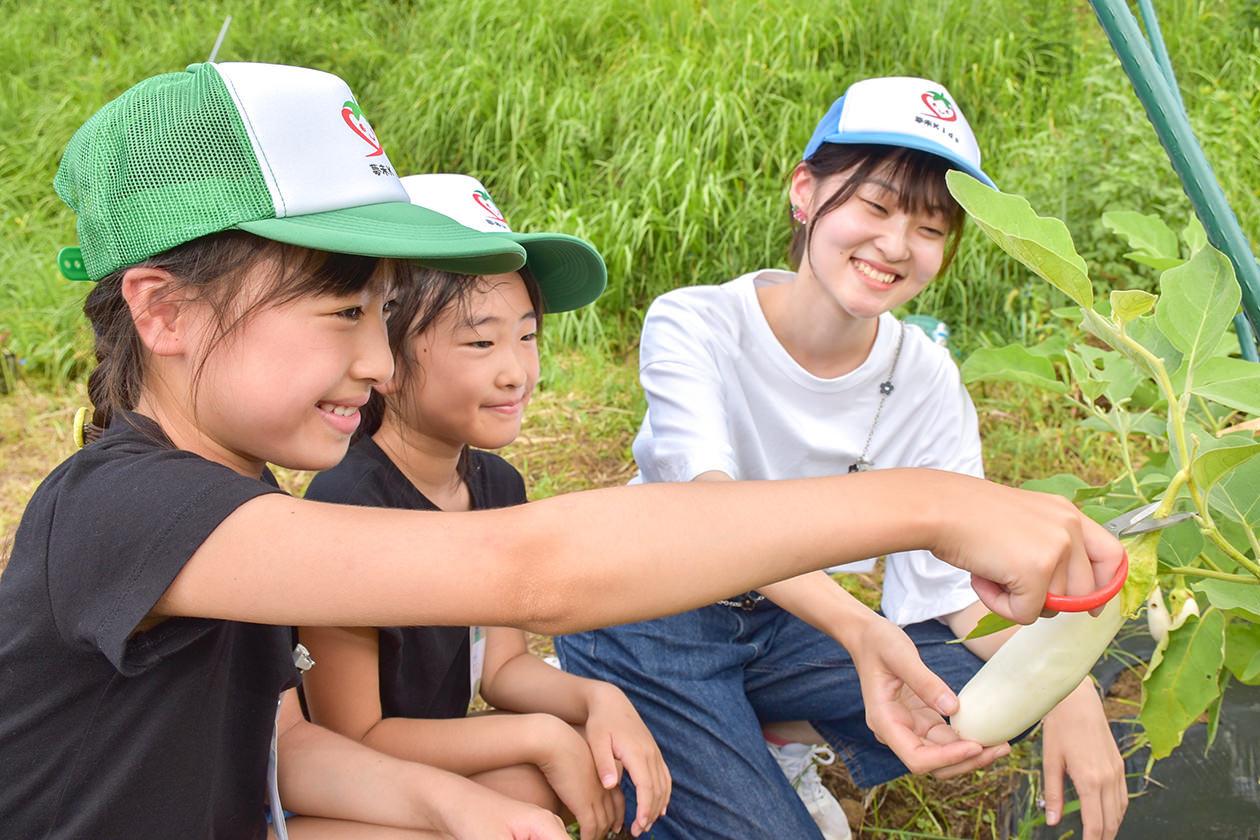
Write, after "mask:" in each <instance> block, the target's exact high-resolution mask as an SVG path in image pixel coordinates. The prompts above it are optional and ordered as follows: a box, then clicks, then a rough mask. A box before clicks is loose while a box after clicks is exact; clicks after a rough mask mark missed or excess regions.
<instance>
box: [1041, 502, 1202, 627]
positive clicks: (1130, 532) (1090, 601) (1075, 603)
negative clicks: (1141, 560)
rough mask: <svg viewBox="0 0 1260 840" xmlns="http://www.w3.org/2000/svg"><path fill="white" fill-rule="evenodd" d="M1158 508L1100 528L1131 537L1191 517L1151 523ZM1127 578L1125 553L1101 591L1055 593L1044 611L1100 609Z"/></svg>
mask: <svg viewBox="0 0 1260 840" xmlns="http://www.w3.org/2000/svg"><path fill="white" fill-rule="evenodd" d="M1159 505H1160V503H1159V502H1151V503H1150V504H1149V505H1142V507H1140V508H1135V509H1133V510H1131V511H1128V512H1127V513H1122V514H1120V515H1119V516H1117V517H1116V518H1115V519H1112V520H1110V521H1108V522H1104V523H1103V527H1104V528H1106V529H1107V531H1108V533H1110V534H1111V535H1112V536H1113V537H1116V538H1120V537H1131V536H1134V535H1135V534H1145V533H1149V532H1150V531H1159V530H1162V529H1164V528H1167V527H1168V526H1170V525H1176V524H1177V523H1178V522H1182V521H1184V520H1186V519H1189V518H1190V517H1192V516H1194V513H1193V512H1192V511H1191V512H1186V513H1174V514H1172V515H1171V516H1161V517H1159V518H1158V519H1151V518H1150V516H1151V514H1152V513H1154V512H1155V511H1156V510H1157V509H1158V508H1159ZM1128 575H1129V554H1128V552H1125V554H1124V555H1123V556H1122V557H1121V558H1120V567H1119V568H1118V569H1116V575H1115V577H1113V578H1112V579H1111V582H1110V583H1108V584H1107V585H1106V586H1104V587H1103V588H1102V589H1099V590H1098V591H1097V592H1091V593H1090V594H1088V595H1055V594H1054V593H1048V594H1047V595H1046V609H1048V610H1058V611H1059V612H1087V611H1088V610H1092V609H1094V608H1096V607H1101V606H1102V605H1103V604H1105V603H1107V602H1108V601H1110V600H1111V599H1112V598H1114V597H1115V596H1116V594H1117V593H1118V592H1119V591H1120V588H1121V587H1122V586H1124V579H1125V578H1126V577H1128Z"/></svg>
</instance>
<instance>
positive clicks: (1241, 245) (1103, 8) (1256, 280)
mask: <svg viewBox="0 0 1260 840" xmlns="http://www.w3.org/2000/svg"><path fill="white" fill-rule="evenodd" d="M1089 2H1090V5H1091V6H1092V7H1093V9H1094V14H1096V15H1097V16H1098V22H1099V23H1101V24H1102V28H1103V31H1104V32H1106V33H1107V38H1108V39H1109V40H1110V41H1111V46H1112V49H1114V50H1115V51H1116V55H1117V56H1118V57H1119V58H1120V64H1121V66H1122V67H1123V68H1124V71H1125V73H1127V74H1128V76H1129V81H1131V82H1132V83H1133V89H1134V90H1135V91H1136V93H1137V96H1138V99H1139V100H1140V101H1141V102H1142V107H1143V108H1145V109H1146V115H1147V117H1148V118H1149V119H1150V121H1151V124H1152V125H1153V126H1154V127H1155V132H1156V134H1157V135H1158V136H1159V142H1160V143H1161V144H1162V145H1163V147H1164V150H1165V151H1166V152H1167V153H1168V158H1169V160H1170V161H1171V163H1172V167H1173V169H1174V171H1176V173H1177V176H1178V177H1179V178H1180V179H1181V185H1182V187H1183V188H1184V189H1185V191H1186V195H1188V196H1189V197H1190V202H1191V203H1192V204H1193V205H1194V210H1195V213H1196V214H1198V216H1199V220H1200V221H1201V222H1203V227H1204V230H1205V231H1206V232H1207V237H1208V241H1209V242H1211V243H1212V245H1213V246H1215V247H1216V248H1217V249H1219V250H1220V251H1221V252H1222V253H1224V254H1225V255H1226V256H1227V257H1228V258H1229V260H1230V262H1231V263H1233V265H1234V273H1235V275H1236V276H1237V278H1238V284H1239V286H1240V287H1241V289H1242V302H1243V312H1244V313H1245V315H1246V319H1245V320H1244V319H1243V318H1242V317H1239V318H1236V319H1235V327H1236V328H1237V332H1238V343H1239V345H1240V346H1241V347H1242V353H1243V358H1246V359H1248V360H1250V361H1257V353H1256V340H1255V334H1254V330H1255V329H1256V328H1257V327H1258V326H1260V264H1257V262H1256V258H1255V255H1254V254H1253V253H1252V251H1251V244H1250V243H1249V242H1248V241H1247V237H1246V236H1245V235H1244V234H1243V232H1242V228H1241V227H1240V226H1239V224H1238V218H1237V217H1236V216H1235V215H1234V212H1233V210H1231V209H1230V206H1229V201H1228V200H1227V199H1226V198H1225V193H1224V192H1223V191H1222V190H1221V186H1220V184H1219V183H1218V182H1217V180H1216V175H1215V173H1214V172H1213V171H1212V166H1211V164H1209V163H1208V161H1207V158H1206V157H1205V156H1204V155H1203V149H1202V148H1201V147H1200V146H1199V141H1198V140H1197V139H1196V138H1195V136H1194V130H1193V129H1192V128H1191V127H1190V120H1189V118H1188V117H1187V116H1186V112H1185V108H1184V106H1183V105H1182V104H1181V94H1180V92H1179V91H1178V88H1177V83H1176V79H1175V77H1174V76H1173V73H1172V67H1171V65H1170V64H1169V63H1168V59H1167V52H1166V51H1165V50H1164V45H1163V39H1162V38H1161V37H1160V34H1159V24H1158V21H1156V20H1155V11H1154V9H1153V8H1152V7H1151V6H1150V3H1149V0H1139V2H1140V3H1141V5H1142V12H1143V16H1144V19H1145V22H1146V27H1147V32H1148V33H1151V35H1152V40H1151V42H1149V43H1148V41H1147V39H1146V38H1145V37H1144V36H1143V35H1142V31H1141V29H1139V28H1138V24H1137V20H1135V19H1134V17H1133V13H1132V12H1131V11H1129V6H1128V3H1127V2H1126V0H1089ZM1152 47H1154V50H1158V52H1159V54H1160V55H1161V57H1162V58H1163V64H1162V65H1161V63H1160V62H1159V61H1158V60H1157V59H1156V57H1155V52H1154V51H1153V48H1152ZM1246 321H1250V323H1249V324H1248V323H1246Z"/></svg>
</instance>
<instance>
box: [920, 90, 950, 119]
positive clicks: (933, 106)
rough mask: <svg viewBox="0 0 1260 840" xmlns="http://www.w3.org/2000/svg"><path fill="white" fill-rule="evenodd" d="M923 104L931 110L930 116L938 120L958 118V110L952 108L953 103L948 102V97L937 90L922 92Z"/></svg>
mask: <svg viewBox="0 0 1260 840" xmlns="http://www.w3.org/2000/svg"><path fill="white" fill-rule="evenodd" d="M922 99H923V104H924V105H926V106H927V109H928V110H929V111H931V112H932V116H934V117H936V118H937V119H938V120H945V121H946V122H953V121H954V120H956V119H958V111H957V110H955V109H954V103H952V102H950V101H949V99H948V97H946V96H945V94H944V93H941V92H940V91H939V90H929V91H928V92H927V93H925V94H923V97H922Z"/></svg>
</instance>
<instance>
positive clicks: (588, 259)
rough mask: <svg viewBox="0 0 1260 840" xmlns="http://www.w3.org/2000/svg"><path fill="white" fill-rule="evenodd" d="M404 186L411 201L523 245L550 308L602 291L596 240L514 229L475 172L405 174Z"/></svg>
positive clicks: (564, 307) (582, 301) (489, 236)
mask: <svg viewBox="0 0 1260 840" xmlns="http://www.w3.org/2000/svg"><path fill="white" fill-rule="evenodd" d="M402 185H403V189H405V190H406V191H407V195H408V196H409V197H410V199H411V203H412V204H416V205H419V206H420V207H426V208H428V209H429V210H433V211H436V212H438V213H441V214H442V215H443V216H446V217H447V218H449V219H450V220H452V221H455V222H458V223H459V224H461V225H463V226H464V227H466V228H471V229H472V230H474V231H478V232H479V233H481V234H482V235H483V237H484V238H485V239H486V240H489V241H495V240H500V241H503V242H507V243H512V244H514V245H517V246H520V247H522V248H524V249H525V265H527V266H528V267H529V270H530V271H531V272H533V274H534V278H535V279H536V280H537V281H538V288H539V290H540V291H541V292H542V298H543V307H544V309H546V311H548V312H565V311H568V310H571V309H577V308H578V307H581V306H585V305H586V304H588V303H590V302H591V301H593V300H595V299H596V298H597V297H599V296H600V294H601V293H602V292H603V291H604V286H605V285H606V284H607V282H608V270H607V268H605V266H604V260H603V258H602V257H601V256H600V255H599V251H597V250H595V247H594V246H593V245H591V244H590V243H589V242H587V241H585V240H583V239H578V238H577V237H576V236H569V235H567V234H563V233H516V232H514V231H513V230H512V228H510V227H508V223H507V219H505V218H504V217H503V213H502V211H500V210H499V207H498V205H496V204H495V203H494V199H492V198H491V197H490V193H489V192H487V191H486V188H485V187H484V186H483V185H482V183H481V182H480V181H478V180H477V179H476V178H474V177H472V176H471V175H460V174H456V173H448V172H441V173H434V174H429V175H407V176H405V177H404V178H402Z"/></svg>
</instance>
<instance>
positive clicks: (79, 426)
mask: <svg viewBox="0 0 1260 840" xmlns="http://www.w3.org/2000/svg"><path fill="white" fill-rule="evenodd" d="M87 418H88V409H87V406H80V407H79V410H78V411H76V412H75V413H74V446H75V448H76V449H82V448H83V446H84V440H83V427H84V426H86V425H87Z"/></svg>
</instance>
